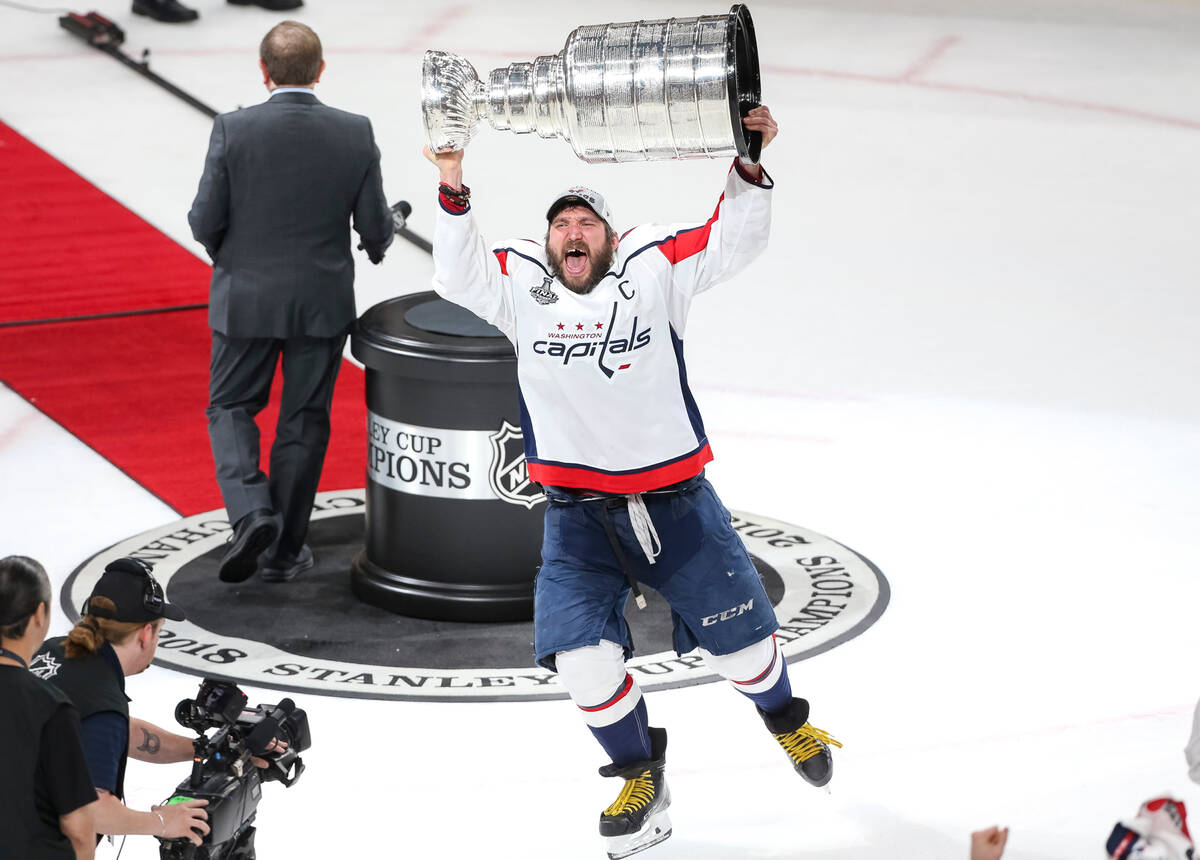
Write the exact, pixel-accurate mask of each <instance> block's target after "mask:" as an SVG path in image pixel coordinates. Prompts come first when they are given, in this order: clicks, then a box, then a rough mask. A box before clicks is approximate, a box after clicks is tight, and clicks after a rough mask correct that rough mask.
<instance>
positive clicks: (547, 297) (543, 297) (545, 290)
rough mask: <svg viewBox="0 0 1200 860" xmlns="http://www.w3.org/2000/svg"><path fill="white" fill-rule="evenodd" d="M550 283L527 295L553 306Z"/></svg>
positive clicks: (539, 302)
mask: <svg viewBox="0 0 1200 860" xmlns="http://www.w3.org/2000/svg"><path fill="white" fill-rule="evenodd" d="M552 283H554V281H553V279H551V278H546V279H545V280H544V281H542V285H541V286H540V287H530V288H529V295H531V296H533V297H534V299H536V300H537V303H538V304H539V305H552V304H554V303H555V302H557V301H558V293H556V292H554V290H552V289H550V285H551V284H552ZM517 435H518V436H520V433H519V432H518V434H517Z"/></svg>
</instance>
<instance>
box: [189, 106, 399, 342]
mask: <svg viewBox="0 0 1200 860" xmlns="http://www.w3.org/2000/svg"><path fill="white" fill-rule="evenodd" d="M351 218H353V225H354V229H355V230H356V231H358V234H359V236H360V237H361V238H362V243H363V245H364V247H365V249H366V250H367V252H368V254H369V255H370V256H371V258H372V259H374V260H377V259H379V258H381V257H382V256H383V252H384V250H385V249H386V248H387V246H388V245H389V244H390V243H391V240H392V232H393V229H394V228H393V225H392V214H391V212H390V210H389V209H388V204H387V200H386V198H385V197H384V196H383V179H382V176H381V174H380V171H379V148H378V147H377V146H376V145H375V136H374V133H373V132H372V130H371V121H370V120H368V119H367V118H366V117H364V116H358V115H357V114H352V113H347V112H345V111H340V110H337V109H336V108H331V107H328V106H326V105H324V104H322V103H321V102H320V101H318V100H317V97H316V96H314V95H311V94H309V93H296V92H289V93H278V94H276V95H274V96H272V97H271V98H269V99H268V100H267V101H266V102H264V103H263V104H259V105H254V106H253V107H248V108H244V109H242V110H237V111H234V112H232V113H227V114H222V115H220V116H218V117H217V118H216V120H215V121H214V123H213V130H212V137H211V138H210V140H209V144H208V157H207V159H206V160H205V163H204V174H203V176H201V178H200V188H199V190H198V191H197V192H196V199H195V201H194V202H193V203H192V209H191V211H190V212H189V213H188V223H190V224H191V226H192V235H193V236H195V237H196V239H197V240H198V241H199V242H201V243H202V244H203V245H204V247H205V249H206V250H207V251H208V255H209V256H210V257H211V258H212V260H213V275H212V285H211V288H210V295H209V309H208V321H209V325H210V326H211V327H212V328H214V329H216V330H217V331H219V332H221V333H223V334H225V335H226V336H228V337H272V338H288V337H296V336H299V335H310V336H316V337H334V336H337V335H340V334H343V333H344V332H346V331H347V330H348V329H349V327H350V326H351V324H352V323H353V322H354V319H355V310H354V259H353V257H352V256H351V251H350V241H351V240H350V223H351Z"/></svg>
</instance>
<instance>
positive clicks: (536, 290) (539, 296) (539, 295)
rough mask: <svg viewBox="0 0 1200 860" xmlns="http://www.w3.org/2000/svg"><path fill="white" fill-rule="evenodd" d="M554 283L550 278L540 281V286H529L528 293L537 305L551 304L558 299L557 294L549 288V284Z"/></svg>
mask: <svg viewBox="0 0 1200 860" xmlns="http://www.w3.org/2000/svg"><path fill="white" fill-rule="evenodd" d="M552 283H554V282H553V281H552V280H551V279H550V278H546V280H544V281H542V285H541V286H540V287H530V288H529V295H531V296H533V297H534V298H535V299H536V300H537V303H538V304H539V305H552V304H554V303H555V302H557V301H558V294H557V293H556V292H554V290H552V289H550V285H551V284H552Z"/></svg>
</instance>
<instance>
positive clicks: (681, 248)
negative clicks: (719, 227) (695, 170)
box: [658, 194, 725, 265]
mask: <svg viewBox="0 0 1200 860" xmlns="http://www.w3.org/2000/svg"><path fill="white" fill-rule="evenodd" d="M724 200H725V195H724V194H722V195H721V199H720V200H718V201H717V208H716V209H714V210H713V214H712V217H711V218H709V219H708V222H707V223H706V224H705V225H704V226H703V227H700V228H698V229H695V230H687V231H685V232H683V233H678V234H676V235H674V236H672V237H671V238H670V239H667V240H666V241H665V242H663V243H662V244H661V245H659V246H658V250H660V251H662V252H663V256H664V257H666V258H667V259H668V260H669V261H670V262H671V265H675V264H676V263H678V262H680V261H682V260H686V259H687V258H688V257H691V256H693V255H695V254H699V253H700V252H701V251H703V250H704V249H705V248H706V247H707V246H708V236H709V234H710V233H711V232H712V225H713V224H715V223H716V222H717V216H718V215H719V214H720V212H721V203H722V202H724Z"/></svg>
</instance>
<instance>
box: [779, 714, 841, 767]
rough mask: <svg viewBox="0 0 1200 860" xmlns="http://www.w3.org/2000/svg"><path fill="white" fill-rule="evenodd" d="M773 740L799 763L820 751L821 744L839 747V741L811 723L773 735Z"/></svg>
mask: <svg viewBox="0 0 1200 860" xmlns="http://www.w3.org/2000/svg"><path fill="white" fill-rule="evenodd" d="M775 740H777V741H779V745H780V746H781V747H783V750H784V752H786V753H787V754H788V755H789V756H790V757H791V759H792V761H794V762H796V764H799V763H800V762H803V761H808V760H809V759H810V758H812V757H813V756H815V755H817V754H818V753H819V752H821V744H826V745H829V746H835V747H840V746H841V745H842V744H841V742H840V741H835V740H834V739H833V738H832V737H830V735H829V733H828V732H824V731H821V729H818V728H817V727H816V726H814V725H812V724H811V723H805V724H804V725H802V726H801V727H800V728H798V729H795V730H793V731H790V732H784V733H783V734H781V735H775Z"/></svg>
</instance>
